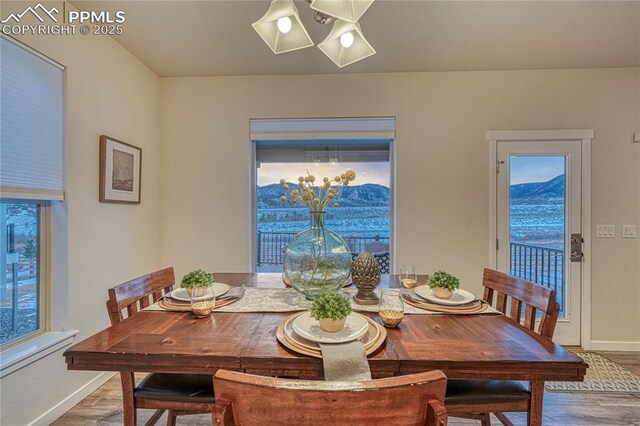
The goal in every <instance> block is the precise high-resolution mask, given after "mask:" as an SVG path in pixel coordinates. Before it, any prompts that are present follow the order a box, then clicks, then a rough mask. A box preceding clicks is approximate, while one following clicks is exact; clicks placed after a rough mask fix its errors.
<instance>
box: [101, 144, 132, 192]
mask: <svg viewBox="0 0 640 426" xmlns="http://www.w3.org/2000/svg"><path fill="white" fill-rule="evenodd" d="M141 189H142V148H138V147H137V146H134V145H130V144H128V143H125V142H122V141H119V140H117V139H114V138H112V137H109V136H106V135H101V136H100V190H99V194H100V195H99V197H100V202H102V203H121V204H140V196H141V192H142V191H141Z"/></svg>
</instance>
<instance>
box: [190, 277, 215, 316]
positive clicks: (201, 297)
mask: <svg viewBox="0 0 640 426" xmlns="http://www.w3.org/2000/svg"><path fill="white" fill-rule="evenodd" d="M215 306H216V294H215V292H214V290H213V285H208V286H206V287H197V288H193V289H191V310H192V311H193V314H194V315H195V316H196V318H206V317H208V316H209V315H211V312H213V308H214V307H215Z"/></svg>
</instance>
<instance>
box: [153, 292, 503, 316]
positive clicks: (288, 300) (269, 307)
mask: <svg viewBox="0 0 640 426" xmlns="http://www.w3.org/2000/svg"><path fill="white" fill-rule="evenodd" d="M356 291H357V290H356V289H343V290H341V293H342V295H344V296H345V297H346V298H347V299H348V300H349V301H350V302H351V307H352V309H353V310H354V311H360V312H378V305H360V304H358V303H356V302H355V301H354V300H353V296H354V295H355V294H356ZM380 291H384V292H396V293H398V292H400V290H399V289H379V290H376V293H377V294H378V296H379V295H380ZM310 308H311V302H309V301H308V300H306V299H305V298H304V296H303V295H301V294H300V293H298V292H297V291H295V290H294V289H292V288H254V287H248V288H247V289H246V291H245V293H244V297H243V298H242V299H240V300H238V301H237V302H234V303H232V304H230V305H226V306H223V307H220V308H217V309H216V310H215V311H216V312H296V311H306V310H308V309H310ZM145 310H148V311H164V310H165V309H163V308H161V307H160V306H158V304H157V303H155V304H153V305H151V306H149V307H147V308H145ZM404 313H405V314H421V315H442V312H435V311H428V310H425V309H420V308H417V307H415V306H411V305H409V304H408V303H405V304H404ZM496 313H499V312H498V311H497V310H495V309H493V308H491V307H489V308H487V309H486V310H485V311H483V312H480V313H478V315H482V314H496Z"/></svg>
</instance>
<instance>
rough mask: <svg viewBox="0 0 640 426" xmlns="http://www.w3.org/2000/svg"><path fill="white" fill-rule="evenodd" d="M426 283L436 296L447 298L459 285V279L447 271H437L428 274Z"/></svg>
mask: <svg viewBox="0 0 640 426" xmlns="http://www.w3.org/2000/svg"><path fill="white" fill-rule="evenodd" d="M427 285H428V286H429V288H430V289H431V290H432V291H433V294H434V295H435V296H436V297H439V298H440V299H448V298H450V297H451V295H452V294H453V292H454V291H456V290H457V289H458V288H459V287H460V280H459V279H457V278H456V277H454V276H453V275H451V274H449V273H447V272H444V271H438V272H434V273H433V274H431V275H430V276H429V279H428V280H427Z"/></svg>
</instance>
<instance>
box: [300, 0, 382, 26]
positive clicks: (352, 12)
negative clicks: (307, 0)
mask: <svg viewBox="0 0 640 426" xmlns="http://www.w3.org/2000/svg"><path fill="white" fill-rule="evenodd" d="M373 1H374V0H313V1H312V2H311V9H313V10H317V11H318V12H322V13H324V14H325V15H330V16H333V17H334V18H337V19H340V20H341V21H347V22H350V23H352V24H355V23H356V22H358V20H360V18H361V17H362V15H364V13H365V12H366V11H367V9H369V6H371V4H372V3H373Z"/></svg>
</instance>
